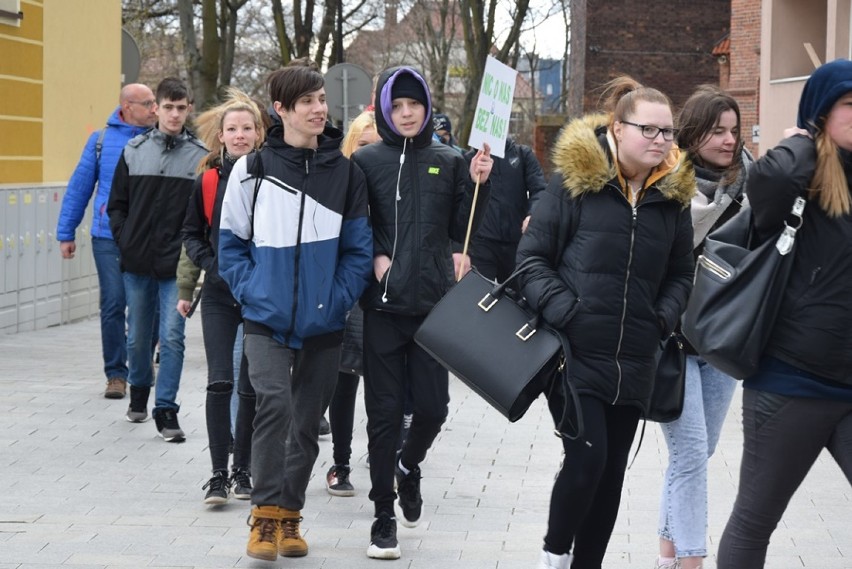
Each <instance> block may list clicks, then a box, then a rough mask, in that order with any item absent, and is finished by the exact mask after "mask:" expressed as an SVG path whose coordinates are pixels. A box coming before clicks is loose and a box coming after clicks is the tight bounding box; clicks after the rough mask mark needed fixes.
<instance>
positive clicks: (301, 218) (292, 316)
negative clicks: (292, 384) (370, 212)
mask: <svg viewBox="0 0 852 569" xmlns="http://www.w3.org/2000/svg"><path fill="white" fill-rule="evenodd" d="M311 152H316V151H313V150H306V151H305V178H304V182H303V183H302V198H301V200H300V201H299V223H298V225H297V229H296V252H295V254H294V255H293V304H292V308H291V311H290V328H289V329H288V330H287V331H286V332H285V333H284V342H285V343H289V340H290V336H292V335H293V331H294V330H295V329H296V311H297V310H298V309H299V259H300V258H301V256H302V225H303V224H304V221H305V200H306V196H307V195H308V175H309V174H310V173H311V167H310V157H311Z"/></svg>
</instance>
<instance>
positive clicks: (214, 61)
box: [195, 0, 219, 109]
mask: <svg viewBox="0 0 852 569" xmlns="http://www.w3.org/2000/svg"><path fill="white" fill-rule="evenodd" d="M201 30H202V34H203V36H202V39H201V61H200V62H199V77H200V79H201V83H200V85H199V89H198V91H197V92H196V94H195V101H196V106H197V108H198V109H204V108H206V107H208V106H210V105H211V104H212V103H214V102H215V101H216V87H217V84H218V81H219V26H218V23H217V22H216V0H203V2H202V4H201Z"/></svg>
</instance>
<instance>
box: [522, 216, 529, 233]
mask: <svg viewBox="0 0 852 569" xmlns="http://www.w3.org/2000/svg"><path fill="white" fill-rule="evenodd" d="M529 224H530V216H529V215H528V216H526V217H525V218H524V221H523V222H521V233H526V232H527V226H528V225H529Z"/></svg>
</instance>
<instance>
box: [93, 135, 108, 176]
mask: <svg viewBox="0 0 852 569" xmlns="http://www.w3.org/2000/svg"><path fill="white" fill-rule="evenodd" d="M108 128H109V125H106V126H105V127H103V128H102V129H101V132H100V134H98V141H97V142H95V169H96V170H97V169H98V168H99V167H100V164H101V153H102V152H103V149H104V137H105V136H106V131H107V129H108Z"/></svg>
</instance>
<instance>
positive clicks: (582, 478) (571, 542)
mask: <svg viewBox="0 0 852 569" xmlns="http://www.w3.org/2000/svg"><path fill="white" fill-rule="evenodd" d="M580 407H582V409H583V420H584V425H585V430H586V435H585V438H584V439H583V440H576V441H574V440H569V439H563V440H562V446H563V447H564V449H565V457H564V461H563V463H562V468H561V469H560V471H559V474H558V475H557V477H556V482H555V483H554V485H553V494H552V495H551V497H550V518H549V520H548V528H547V535H546V536H545V538H544V549H545V550H546V551H549V552H551V553H554V554H556V555H562V554H564V553H570V552H571V549H572V546H573V549H574V562H573V565H572V569H600V567H601V562H602V561H603V558H604V554H605V553H606V547H607V544H608V543H609V538H610V536H611V535H612V528H613V527H614V526H615V519H616V517H617V516H618V506H619V503H620V502H621V487H622V485H623V483H624V472H625V470H626V469H627V459H628V457H629V455H630V445H631V444H632V443H633V436H634V435H635V434H636V426H637V425H638V424H639V415H640V411H639V409H638V408H637V407H626V406H620V405H619V406H614V405H610V404H609V403H606V402H604V401H601V400H600V399H596V398H593V397H589V396H581V397H580Z"/></svg>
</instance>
